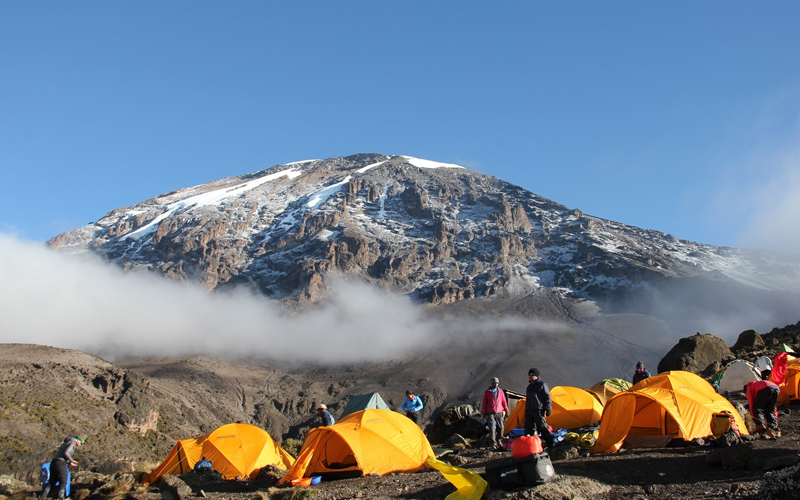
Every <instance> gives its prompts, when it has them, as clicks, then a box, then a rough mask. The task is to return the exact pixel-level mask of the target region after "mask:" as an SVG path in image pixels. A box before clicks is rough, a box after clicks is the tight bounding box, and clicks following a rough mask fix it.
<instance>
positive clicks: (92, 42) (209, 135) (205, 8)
mask: <svg viewBox="0 0 800 500" xmlns="http://www.w3.org/2000/svg"><path fill="white" fill-rule="evenodd" d="M798 20H800V2H796V1H768V2H747V1H703V2H642V1H610V2H597V1H586V2H578V1H571V2H543V1H525V2H503V1H501V2H489V1H482V2H478V1H468V0H461V1H442V2H416V1H404V2H383V1H372V2H360V1H349V2H330V1H326V2H322V1H297V2H262V1H247V0H240V1H237V2H211V1H204V0H192V1H177V0H171V1H169V2H154V1H136V2H107V1H81V2H48V3H45V2H10V1H7V2H1V3H0V68H2V71H0V232H3V233H9V234H13V235H16V236H17V237H19V238H22V239H28V240H33V241H44V240H47V239H48V238H50V237H51V236H54V235H56V234H58V233H60V232H62V231H65V230H68V229H72V228H75V227H79V226H82V225H84V224H86V223H88V222H90V221H94V220H97V219H99V218H100V217H102V216H103V215H105V213H107V212H108V211H109V210H112V209H114V208H118V207H121V206H127V205H131V204H134V203H136V202H139V201H142V200H144V199H147V198H150V197H153V196H156V195H158V194H161V193H165V192H168V191H171V190H173V189H177V188H181V187H186V186H191V185H195V184H200V183H203V182H207V181H210V180H214V179H218V178H221V177H226V176H230V175H237V174H244V173H249V172H253V171H256V170H261V169H263V168H267V167H270V166H272V165H275V164H279V163H286V162H291V161H298V160H304V159H309V158H328V157H334V156H343V155H349V154H355V153H366V152H376V153H383V154H405V155H411V156H416V157H419V158H428V159H432V160H438V161H443V162H451V163H459V164H461V165H464V166H466V167H468V168H471V169H473V170H477V171H480V172H483V173H486V174H490V175H494V176H497V177H499V178H502V179H504V180H507V181H509V182H512V183H515V184H518V185H520V186H523V187H525V188H526V189H529V190H530V191H533V192H534V193H537V194H539V195H542V196H546V197H548V198H551V199H553V200H555V201H557V202H559V203H563V204H565V205H567V206H570V207H574V208H579V209H581V210H582V211H583V212H585V213H587V214H591V215H596V216H599V217H603V218H607V219H612V220H616V221H619V222H624V223H628V224H633V225H637V226H641V227H647V228H652V229H657V230H661V231H664V232H668V233H671V234H673V235H675V236H677V237H679V238H684V239H689V240H693V241H699V242H703V243H711V244H717V245H727V246H749V247H763V248H771V249H776V250H788V251H793V252H800V236H798V233H800V231H798V228H800V201H798V200H800V57H798V55H797V50H798V47H800V29H798Z"/></svg>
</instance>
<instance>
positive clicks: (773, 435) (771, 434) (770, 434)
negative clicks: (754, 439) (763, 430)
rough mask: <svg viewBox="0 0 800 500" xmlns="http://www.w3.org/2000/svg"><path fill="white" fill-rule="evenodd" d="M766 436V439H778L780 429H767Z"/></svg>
mask: <svg viewBox="0 0 800 500" xmlns="http://www.w3.org/2000/svg"><path fill="white" fill-rule="evenodd" d="M766 435H767V438H768V439H778V438H779V437H781V431H780V429H767V434H766Z"/></svg>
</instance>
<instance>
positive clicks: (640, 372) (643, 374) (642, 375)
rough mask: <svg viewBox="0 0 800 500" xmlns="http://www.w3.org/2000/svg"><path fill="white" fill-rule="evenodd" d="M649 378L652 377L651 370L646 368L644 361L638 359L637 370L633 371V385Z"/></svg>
mask: <svg viewBox="0 0 800 500" xmlns="http://www.w3.org/2000/svg"><path fill="white" fill-rule="evenodd" d="M647 378H650V372H649V371H647V370H645V369H644V363H643V362H641V361H637V362H636V371H635V372H633V385H636V384H637V383H639V382H641V381H642V380H644V379H647Z"/></svg>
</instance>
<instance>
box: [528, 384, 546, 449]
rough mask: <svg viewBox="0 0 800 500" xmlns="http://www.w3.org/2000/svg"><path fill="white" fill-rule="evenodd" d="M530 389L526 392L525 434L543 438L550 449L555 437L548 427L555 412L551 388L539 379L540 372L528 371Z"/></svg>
mask: <svg viewBox="0 0 800 500" xmlns="http://www.w3.org/2000/svg"><path fill="white" fill-rule="evenodd" d="M528 382H529V383H528V388H527V389H526V390H525V434H526V435H528V436H533V435H534V434H535V433H537V432H538V434H539V435H540V436H541V437H542V440H543V441H544V443H543V444H545V445H546V446H547V447H548V448H552V447H553V435H552V434H550V429H548V427H547V418H546V417H549V416H550V412H551V411H552V410H553V401H552V400H551V399H550V388H549V387H547V383H546V382H545V381H544V380H542V379H540V378H539V370H538V369H536V368H531V369H530V370H528Z"/></svg>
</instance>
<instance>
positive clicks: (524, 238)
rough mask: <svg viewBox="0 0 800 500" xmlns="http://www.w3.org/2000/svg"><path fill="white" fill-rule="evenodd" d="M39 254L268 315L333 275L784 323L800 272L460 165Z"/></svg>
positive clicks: (308, 189)
mask: <svg viewBox="0 0 800 500" xmlns="http://www.w3.org/2000/svg"><path fill="white" fill-rule="evenodd" d="M49 244H50V245H51V246H52V247H54V248H58V249H62V250H69V251H91V252H94V253H96V254H99V255H102V256H104V257H105V258H106V259H108V260H110V261H113V262H116V263H118V264H119V265H121V266H123V267H125V268H128V269H147V270H152V271H155V272H158V273H161V274H163V275H165V276H167V277H169V278H171V279H175V280H197V281H200V282H202V283H203V284H204V285H205V286H206V287H208V288H210V289H214V288H218V287H223V286H233V285H244V286H249V287H253V288H256V289H258V290H260V291H261V292H262V293H263V294H265V295H267V296H269V297H271V298H276V299H293V298H297V299H300V300H311V301H314V300H317V299H318V298H319V297H320V296H321V295H322V294H324V290H325V285H326V280H327V279H328V278H329V277H331V276H335V275H348V276H355V277H358V278H360V279H362V280H364V281H367V282H370V283H373V284H376V285H379V286H382V287H386V288H390V289H394V290H397V291H400V292H402V293H406V294H410V295H411V296H413V297H414V298H415V299H416V300H419V301H421V302H431V303H436V304H448V303H455V302H460V301H464V300H466V299H472V298H478V297H493V296H497V294H498V293H500V292H503V293H505V294H507V295H508V294H511V295H517V296H524V295H526V294H530V293H533V292H535V291H536V290H541V289H549V290H557V291H558V293H559V294H560V295H561V296H564V297H572V298H585V299H592V300H595V301H598V302H600V303H601V304H602V303H606V304H607V305H610V304H612V300H613V304H616V305H617V306H618V307H617V310H624V311H631V310H637V311H641V310H643V308H644V309H647V307H650V308H652V307H655V305H654V304H655V302H654V301H657V299H656V298H655V296H654V295H653V294H652V291H653V290H654V289H655V288H658V287H659V286H661V285H663V284H665V283H672V284H674V283H678V282H681V283H689V282H692V283H696V282H697V280H699V281H700V282H702V283H705V284H708V283H714V284H715V285H714V286H713V287H712V288H713V291H709V290H710V289H707V290H706V291H704V292H703V294H704V295H705V294H706V293H717V292H718V291H719V290H726V289H730V288H731V287H733V288H734V289H737V290H739V289H741V290H746V291H747V293H753V294H756V295H758V296H759V297H762V298H763V297H764V295H763V294H775V293H778V294H780V296H781V297H784V296H785V295H784V294H788V296H789V297H791V298H790V299H788V302H787V304H788V307H789V308H791V307H792V305H793V304H796V303H797V302H796V297H797V295H796V294H798V293H800V259H798V257H797V256H793V255H779V254H774V253H768V252H762V251H754V250H742V249H733V248H723V247H715V246H711V245H704V244H700V243H693V242H690V241H684V240H679V239H677V238H675V237H673V236H671V235H669V234H664V233H661V232H658V231H654V230H649V229H641V228H637V227H633V226H628V225H625V224H622V223H618V222H612V221H609V220H604V219H600V218H597V217H592V216H589V215H585V214H583V213H581V211H580V210H577V209H570V208H567V207H565V206H563V205H560V204H558V203H556V202H554V201H551V200H548V199H546V198H542V197H540V196H537V195H535V194H533V193H531V192H529V191H527V190H525V189H523V188H521V187H518V186H515V185H512V184H509V183H507V182H504V181H502V180H500V179H497V178H495V177H491V176H487V175H483V174H480V173H476V172H472V171H470V170H467V169H465V168H463V167H460V166H458V165H451V164H443V163H438V162H433V161H428V160H421V159H417V158H412V157H409V156H385V155H380V154H359V155H354V156H348V157H342V158H332V159H327V160H307V161H301V162H295V163H289V164H285V165H277V166H275V167H272V168H270V169H267V170H263V171H259V172H255V173H253V174H249V175H242V176H236V177H229V178H225V179H221V180H218V181H214V182H209V183H206V184H202V185H199V186H195V187H190V188H186V189H180V190H177V191H173V192H171V193H167V194H164V195H161V196H157V197H155V198H152V199H150V200H146V201H143V202H141V203H138V204H136V205H133V206H131V207H127V208H120V209H116V210H112V211H111V212H109V213H108V214H107V215H106V216H105V217H103V218H102V219H100V220H98V221H97V222H94V223H92V224H89V225H87V226H85V227H82V228H79V229H75V230H73V231H69V232H67V233H64V234H61V235H59V236H57V237H55V238H53V239H52V240H51V241H50V242H49ZM687 279H688V280H689V281H686V280H687ZM717 285H718V286H717ZM678 288H679V289H681V290H683V289H682V288H681V287H678ZM674 290H675V288H674V287H673V291H674ZM675 293H677V294H678V295H681V294H683V292H682V291H681V292H675ZM645 296H647V297H649V301H650V302H648V304H649V305H645V302H646V301H645V302H643V301H642V297H645ZM770 297H774V295H770ZM758 300H761V299H758ZM764 300H765V301H766V302H769V300H767V299H764ZM770 300H771V299H770ZM781 300H783V299H781ZM773 302H774V301H773ZM779 302H781V301H779ZM619 304H626V306H625V307H622V306H619ZM783 306H784V304H783V302H781V307H783ZM609 307H610V306H609ZM794 321H796V318H795V319H794Z"/></svg>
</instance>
